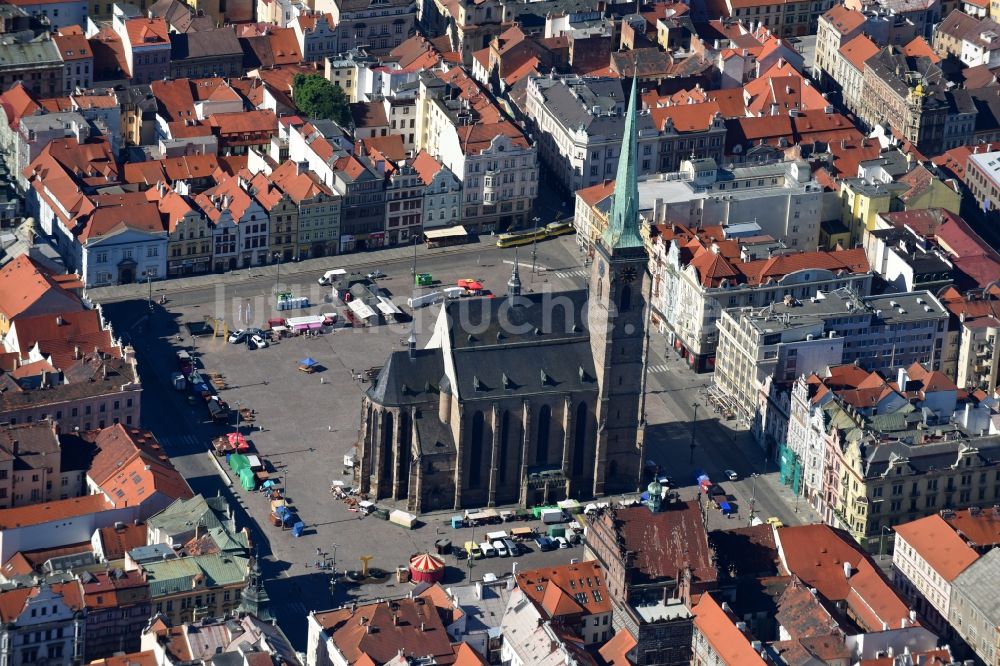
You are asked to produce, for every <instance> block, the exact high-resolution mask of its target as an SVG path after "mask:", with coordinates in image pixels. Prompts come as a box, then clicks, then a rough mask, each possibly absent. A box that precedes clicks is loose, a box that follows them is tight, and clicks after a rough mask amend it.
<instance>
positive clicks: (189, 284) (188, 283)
mask: <svg viewBox="0 0 1000 666" xmlns="http://www.w3.org/2000/svg"><path fill="white" fill-rule="evenodd" d="M493 241H494V239H493V237H492V236H483V237H481V238H479V239H477V240H475V241H472V242H470V243H468V244H466V245H450V246H447V247H439V248H434V249H430V248H428V247H427V246H426V245H425V244H423V243H418V244H417V246H416V257H417V270H418V271H419V270H420V258H421V257H434V256H440V255H444V254H450V255H455V254H468V253H471V252H484V251H487V250H492V249H495V248H496V246H495V245H494V244H493ZM413 256H414V251H413V246H412V245H397V246H393V247H388V248H383V249H380V250H367V251H361V252H352V253H349V254H338V255H333V256H330V257H318V258H316V259H304V260H302V261H291V262H287V263H282V264H271V265H269V266H252V267H250V268H239V269H236V270H233V271H229V272H227V273H206V274H204V275H192V276H189V277H180V278H169V279H165V280H157V281H155V282H154V284H153V291H154V292H158V293H159V292H177V291H189V290H194V289H205V288H211V287H215V286H216V285H227V284H239V283H243V282H246V281H247V280H258V279H264V278H268V279H272V280H273V279H274V278H276V277H281V276H288V277H292V276H301V275H303V274H308V273H315V274H316V276H317V277H318V276H319V275H320V274H321V273H323V272H325V271H327V270H329V269H331V268H344V269H352V268H358V267H370V266H373V265H376V264H389V263H401V262H405V261H407V260H409V261H412V260H413ZM148 290H149V287H148V286H147V285H146V283H145V282H136V283H135V284H121V285H113V286H108V287H95V288H93V289H87V290H86V296H87V298H88V299H89V300H91V301H96V302H99V303H105V302H112V301H121V300H126V299H130V298H140V297H145V296H146V294H147V293H148Z"/></svg>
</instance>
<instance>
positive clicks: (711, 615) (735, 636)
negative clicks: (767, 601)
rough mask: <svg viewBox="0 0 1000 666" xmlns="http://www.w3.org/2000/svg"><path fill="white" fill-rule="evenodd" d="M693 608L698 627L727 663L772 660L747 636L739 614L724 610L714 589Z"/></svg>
mask: <svg viewBox="0 0 1000 666" xmlns="http://www.w3.org/2000/svg"><path fill="white" fill-rule="evenodd" d="M691 612H692V613H693V614H694V626H695V629H696V630H697V631H698V633H700V634H701V635H702V636H704V637H705V640H706V641H708V643H709V645H711V646H712V649H713V650H714V651H715V652H716V654H718V655H719V658H720V659H721V660H722V663H723V664H739V665H740V666H754V665H756V664H767V663H771V662H770V660H768V661H764V660H763V659H761V657H760V654H759V653H758V652H757V650H755V649H754V648H753V646H752V645H751V644H750V640H749V639H748V638H747V636H746V635H745V634H744V633H743V632H742V631H740V630H739V629H738V628H737V627H736V620H735V618H734V617H733V616H731V615H730V614H729V613H727V612H726V611H724V610H723V609H722V606H720V605H719V604H718V602H716V601H715V599H714V598H713V597H712V595H711V594H710V593H707V592H706V593H705V594H703V595H701V600H700V601H698V605H697V606H695V607H694V608H693V609H692V610H691Z"/></svg>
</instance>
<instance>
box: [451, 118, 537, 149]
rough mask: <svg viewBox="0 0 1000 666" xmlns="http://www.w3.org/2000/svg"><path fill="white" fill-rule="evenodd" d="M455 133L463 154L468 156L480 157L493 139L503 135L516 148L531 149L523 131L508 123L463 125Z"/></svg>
mask: <svg viewBox="0 0 1000 666" xmlns="http://www.w3.org/2000/svg"><path fill="white" fill-rule="evenodd" d="M455 131H456V132H457V134H458V141H459V145H461V147H462V152H463V153H464V154H466V155H478V154H479V153H481V152H482V151H484V150H486V149H487V148H489V147H490V144H492V143H493V139H495V138H496V137H498V136H501V135H502V136H506V137H509V138H510V139H511V143H512V144H513V145H514V146H517V147H520V148H529V147H530V145H529V144H528V140H527V139H526V138H525V136H524V134H523V133H522V132H521V130H519V129H518V128H517V126H515V125H514V124H513V123H511V122H508V121H501V122H495V123H479V124H476V125H462V126H459V127H457V128H455Z"/></svg>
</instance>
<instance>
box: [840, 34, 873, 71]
mask: <svg viewBox="0 0 1000 666" xmlns="http://www.w3.org/2000/svg"><path fill="white" fill-rule="evenodd" d="M878 52H879V47H878V45H877V44H875V42H873V41H872V40H870V39H868V36H867V35H858V36H857V37H855V38H854V39H852V40H851V41H849V42H847V43H846V44H844V45H843V46H841V47H840V55H842V56H843V57H844V59H845V60H847V62H849V63H851V64H852V65H853V66H854V69H856V70H858V71H859V72H864V71H865V63H866V62H867V61H868V59H869V58H871V57H872V56H874V55H875V54H876V53H878Z"/></svg>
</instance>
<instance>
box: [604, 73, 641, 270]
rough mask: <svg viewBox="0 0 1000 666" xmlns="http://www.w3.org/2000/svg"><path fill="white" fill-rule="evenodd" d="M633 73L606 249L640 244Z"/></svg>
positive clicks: (636, 83) (634, 81) (636, 92)
mask: <svg viewBox="0 0 1000 666" xmlns="http://www.w3.org/2000/svg"><path fill="white" fill-rule="evenodd" d="M638 88H639V87H638V82H637V79H636V75H635V74H633V76H632V94H631V95H630V96H629V100H628V111H627V112H626V114H625V132H624V135H623V136H622V151H621V155H620V156H619V158H618V174H617V176H616V177H615V192H614V195H613V197H614V198H613V204H612V207H611V215H610V217H609V218H608V228H607V229H605V230H604V233H603V234H602V235H601V240H602V241H603V242H604V245H605V247H607V249H608V250H615V249H624V248H633V247H642V246H643V243H642V237H641V236H639V181H638V176H637V173H636V159H637V153H638V152H639V148H638V140H637V138H636V135H637V129H636V116H637V114H636V104H637V102H638V97H639V90H638Z"/></svg>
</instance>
